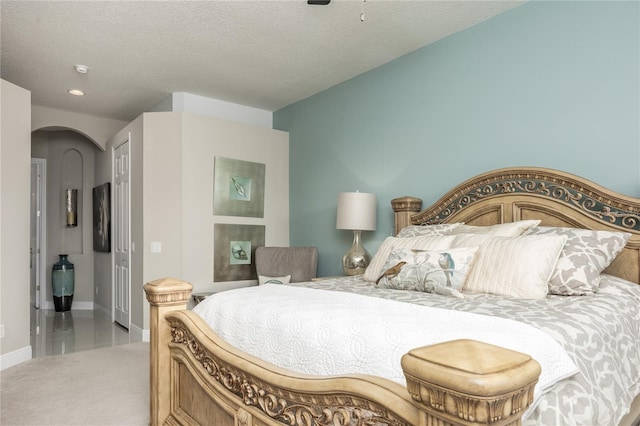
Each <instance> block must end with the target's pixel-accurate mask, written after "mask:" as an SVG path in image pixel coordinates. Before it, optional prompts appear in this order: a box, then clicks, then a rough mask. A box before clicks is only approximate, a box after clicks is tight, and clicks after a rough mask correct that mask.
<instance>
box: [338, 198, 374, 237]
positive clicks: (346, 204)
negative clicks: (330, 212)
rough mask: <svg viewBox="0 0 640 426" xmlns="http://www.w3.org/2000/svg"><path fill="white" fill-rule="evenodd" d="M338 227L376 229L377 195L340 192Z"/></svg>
mask: <svg viewBox="0 0 640 426" xmlns="http://www.w3.org/2000/svg"><path fill="white" fill-rule="evenodd" d="M336 229H350V230H354V231H375V230H376V196H375V194H369V193H366V192H341V193H340V194H338V215H337V218H336Z"/></svg>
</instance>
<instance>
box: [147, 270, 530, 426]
mask: <svg viewBox="0 0 640 426" xmlns="http://www.w3.org/2000/svg"><path fill="white" fill-rule="evenodd" d="M144 288H145V292H146V294H147V300H148V301H149V302H150V304H151V389H150V390H151V392H150V395H151V424H152V425H159V424H169V425H178V424H189V425H192V424H203V425H205V424H206V425H215V426H225V425H234V426H240V425H281V424H286V425H417V426H427V425H450V424H461V425H519V424H521V420H520V418H521V416H522V414H523V413H524V410H525V409H526V407H528V406H529V404H530V403H531V401H532V400H533V388H534V386H535V384H536V382H537V380H538V376H539V374H540V366H539V364H538V363H537V362H536V361H534V360H533V359H531V357H529V356H528V355H525V354H522V353H518V352H514V351H511V350H507V349H503V348H499V347H496V346H492V345H487V344H485V343H480V342H475V341H471V340H458V341H453V342H446V343H443V344H439V345H433V346H427V347H422V348H417V349H414V350H412V351H410V352H409V353H408V354H406V355H405V356H404V357H403V359H402V368H403V370H404V372H405V376H406V378H407V383H408V386H407V388H404V387H402V386H400V385H399V384H397V383H394V382H391V381H389V380H386V379H382V378H378V377H374V376H366V375H353V376H341V377H317V376H305V375H299V374H296V373H293V372H291V371H288V370H285V369H282V368H279V367H276V366H274V365H272V364H269V363H267V362H265V361H262V360H260V359H258V358H256V357H253V356H251V355H248V354H246V353H243V352H241V351H239V350H237V349H236V348H234V347H232V346H230V345H228V344H227V343H226V342H225V341H224V340H222V339H221V338H220V337H219V336H218V335H216V334H215V333H214V332H213V331H212V330H211V329H210V328H209V327H208V326H207V325H206V324H205V323H204V321H203V320H202V319H201V318H200V317H199V316H198V315H197V314H195V313H193V312H191V311H189V310H186V303H187V301H188V299H189V295H190V293H191V285H190V284H189V283H186V282H183V281H179V280H176V279H162V280H157V281H153V282H150V283H148V284H146V285H145V286H144Z"/></svg>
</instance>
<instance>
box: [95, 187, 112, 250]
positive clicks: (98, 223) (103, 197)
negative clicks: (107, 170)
mask: <svg viewBox="0 0 640 426" xmlns="http://www.w3.org/2000/svg"><path fill="white" fill-rule="evenodd" d="M93 250H94V251H101V252H107V253H108V252H110V251H111V183H109V182H107V183H103V184H102V185H98V186H96V187H94V188H93Z"/></svg>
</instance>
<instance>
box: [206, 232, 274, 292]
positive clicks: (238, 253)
mask: <svg viewBox="0 0 640 426" xmlns="http://www.w3.org/2000/svg"><path fill="white" fill-rule="evenodd" d="M264 231H265V227H264V225H233V224H223V223H216V224H215V225H214V229H213V234H214V235H213V254H214V255H213V281H214V282H220V281H242V280H255V279H257V275H256V267H255V262H254V257H255V253H256V248H257V247H261V246H264Z"/></svg>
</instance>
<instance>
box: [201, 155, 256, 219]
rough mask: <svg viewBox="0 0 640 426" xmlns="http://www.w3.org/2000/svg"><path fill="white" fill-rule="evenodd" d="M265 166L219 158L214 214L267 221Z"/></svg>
mask: <svg viewBox="0 0 640 426" xmlns="http://www.w3.org/2000/svg"><path fill="white" fill-rule="evenodd" d="M264 171H265V165H264V164H260V163H253V162H251V161H242V160H234V159H231V158H224V157H215V158H214V166H213V180H214V182H213V214H215V215H222V216H246V217H264Z"/></svg>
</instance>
